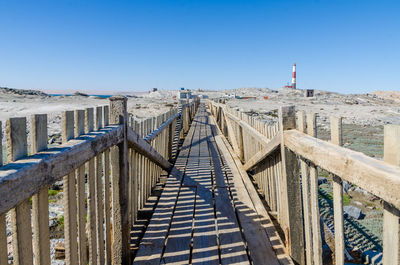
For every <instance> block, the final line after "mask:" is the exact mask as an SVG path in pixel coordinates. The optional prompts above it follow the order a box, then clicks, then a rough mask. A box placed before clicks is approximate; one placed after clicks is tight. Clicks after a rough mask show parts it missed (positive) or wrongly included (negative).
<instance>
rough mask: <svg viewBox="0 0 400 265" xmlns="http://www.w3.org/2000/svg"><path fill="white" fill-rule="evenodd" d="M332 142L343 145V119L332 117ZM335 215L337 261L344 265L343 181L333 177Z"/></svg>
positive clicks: (338, 264) (338, 263)
mask: <svg viewBox="0 0 400 265" xmlns="http://www.w3.org/2000/svg"><path fill="white" fill-rule="evenodd" d="M330 122H331V142H332V143H333V144H337V145H339V146H341V145H342V118H341V117H330ZM332 180H333V181H332V186H333V187H332V188H333V213H334V226H335V261H336V264H337V265H344V227H343V187H342V180H341V179H340V178H339V177H337V176H333V178H332Z"/></svg>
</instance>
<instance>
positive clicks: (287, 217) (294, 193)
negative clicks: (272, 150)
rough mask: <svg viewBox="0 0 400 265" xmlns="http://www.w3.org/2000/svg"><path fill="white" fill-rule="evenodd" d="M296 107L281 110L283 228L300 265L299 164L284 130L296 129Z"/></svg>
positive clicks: (301, 218)
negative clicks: (286, 146) (287, 144)
mask: <svg viewBox="0 0 400 265" xmlns="http://www.w3.org/2000/svg"><path fill="white" fill-rule="evenodd" d="M295 115H296V114H295V108H294V106H289V107H281V108H280V109H279V127H280V133H281V158H282V191H281V192H282V207H281V209H282V213H281V214H280V216H282V218H281V220H282V228H283V231H284V233H285V239H286V248H287V249H288V252H289V254H290V256H291V257H292V258H293V259H294V260H295V261H296V262H297V263H299V264H305V261H304V250H305V249H304V232H303V216H302V207H301V191H300V177H299V162H298V159H297V157H296V155H295V153H293V152H292V151H290V150H289V149H287V148H285V142H284V137H283V131H284V130H290V129H296V116H295Z"/></svg>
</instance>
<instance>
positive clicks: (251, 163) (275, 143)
mask: <svg viewBox="0 0 400 265" xmlns="http://www.w3.org/2000/svg"><path fill="white" fill-rule="evenodd" d="M280 144H281V136H280V135H276V136H275V137H274V138H272V139H271V140H270V141H269V142H268V144H267V145H266V146H264V147H262V148H261V150H260V151H259V152H258V153H256V154H255V155H254V156H253V157H252V158H250V159H249V160H248V161H247V162H246V164H244V165H243V169H244V170H246V171H248V170H250V169H252V168H253V167H255V166H256V165H257V164H258V163H260V162H261V161H263V160H264V159H265V158H266V157H267V156H269V155H270V154H271V153H272V152H274V151H275V150H277V149H278V148H279V145H280Z"/></svg>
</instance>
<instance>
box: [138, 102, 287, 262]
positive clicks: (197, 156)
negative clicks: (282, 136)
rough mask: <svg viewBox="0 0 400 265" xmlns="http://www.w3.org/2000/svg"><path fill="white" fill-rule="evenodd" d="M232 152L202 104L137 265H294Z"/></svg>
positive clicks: (153, 220)
mask: <svg viewBox="0 0 400 265" xmlns="http://www.w3.org/2000/svg"><path fill="white" fill-rule="evenodd" d="M229 148H230V146H229V144H228V143H227V142H226V140H225V138H224V137H223V136H222V135H221V134H220V132H219V129H218V128H217V127H216V126H215V122H214V118H213V117H212V116H211V115H210V114H209V113H208V112H207V110H206V108H205V105H204V104H201V106H200V108H199V110H198V112H197V115H196V116H195V119H194V121H193V123H192V125H191V128H190V130H189V132H188V134H187V136H186V138H185V140H184V143H183V146H182V148H181V150H180V153H179V156H178V157H177V160H176V163H175V166H174V168H173V169H172V171H171V173H170V176H169V178H168V181H167V183H166V185H165V188H164V191H163V193H162V195H161V197H160V199H159V202H158V204H157V207H156V209H155V211H154V214H153V216H152V219H151V221H150V224H149V226H148V227H147V230H146V232H145V234H144V237H143V239H142V241H141V243H140V245H139V250H138V252H137V253H136V256H135V259H134V262H133V263H134V264H250V263H253V264H291V260H290V258H289V257H288V256H287V255H286V254H285V253H284V247H283V244H282V242H281V241H280V239H279V237H278V235H277V232H276V231H275V228H274V227H273V225H272V222H271V220H270V218H269V216H268V214H267V212H266V210H265V208H264V206H263V205H262V202H261V200H260V199H259V197H258V195H257V193H256V190H255V189H254V187H253V185H252V183H251V181H250V179H249V178H248V176H247V174H246V172H245V171H244V170H243V169H241V166H240V165H241V164H239V163H240V162H239V161H238V159H237V157H235V156H234V155H232V153H233V152H231V150H229Z"/></svg>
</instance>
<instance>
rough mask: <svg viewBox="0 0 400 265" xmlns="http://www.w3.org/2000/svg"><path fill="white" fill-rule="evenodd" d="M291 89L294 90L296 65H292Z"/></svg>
mask: <svg viewBox="0 0 400 265" xmlns="http://www.w3.org/2000/svg"><path fill="white" fill-rule="evenodd" d="M292 88H293V89H296V63H294V64H293V76H292Z"/></svg>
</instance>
